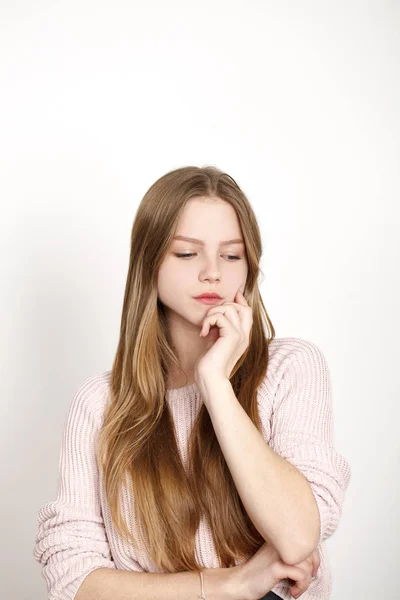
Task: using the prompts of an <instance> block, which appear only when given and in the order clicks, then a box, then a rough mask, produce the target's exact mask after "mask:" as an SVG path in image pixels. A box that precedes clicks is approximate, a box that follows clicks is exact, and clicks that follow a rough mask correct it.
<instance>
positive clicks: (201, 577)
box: [199, 571, 207, 600]
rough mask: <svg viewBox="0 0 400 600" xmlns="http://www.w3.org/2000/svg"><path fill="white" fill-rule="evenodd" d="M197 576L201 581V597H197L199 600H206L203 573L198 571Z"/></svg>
mask: <svg viewBox="0 0 400 600" xmlns="http://www.w3.org/2000/svg"><path fill="white" fill-rule="evenodd" d="M199 575H200V579H201V596H199V598H203V600H207V598H206V597H205V595H204V585H203V573H202V572H201V571H199Z"/></svg>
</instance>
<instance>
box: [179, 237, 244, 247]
mask: <svg viewBox="0 0 400 600" xmlns="http://www.w3.org/2000/svg"><path fill="white" fill-rule="evenodd" d="M172 239H173V240H183V241H184V242H193V244H200V245H201V246H204V242H203V240H198V239H197V238H191V237H186V236H184V235H175V236H174V237H173V238H172ZM230 244H244V241H243V240H241V239H240V238H236V239H234V240H227V241H226V242H220V243H219V245H220V246H229V245H230Z"/></svg>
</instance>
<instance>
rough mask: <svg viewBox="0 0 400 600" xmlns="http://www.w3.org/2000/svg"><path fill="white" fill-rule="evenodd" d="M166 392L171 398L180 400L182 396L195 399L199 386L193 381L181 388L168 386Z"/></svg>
mask: <svg viewBox="0 0 400 600" xmlns="http://www.w3.org/2000/svg"><path fill="white" fill-rule="evenodd" d="M166 392H167V396H168V398H169V399H170V400H179V399H181V398H190V399H193V398H194V397H195V396H196V393H197V392H198V388H197V384H196V382H193V383H190V384H188V385H184V386H182V387H179V388H167V390H166Z"/></svg>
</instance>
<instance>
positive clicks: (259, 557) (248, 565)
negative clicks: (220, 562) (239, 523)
mask: <svg viewBox="0 0 400 600" xmlns="http://www.w3.org/2000/svg"><path fill="white" fill-rule="evenodd" d="M319 565H320V557H319V552H318V549H317V548H316V549H315V550H314V552H313V553H312V554H311V555H310V556H309V557H308V558H307V559H306V560H303V561H302V562H300V563H298V564H297V565H293V566H292V565H287V564H286V563H284V562H283V561H282V560H281V559H280V557H279V555H278V553H277V552H276V550H275V548H274V547H273V546H272V545H271V544H269V543H265V544H263V545H262V546H261V548H260V549H259V550H258V551H257V552H256V553H255V554H254V555H253V556H252V557H251V558H249V559H248V560H247V561H245V562H244V563H242V564H240V565H237V566H236V567H234V569H235V570H236V572H237V573H236V575H237V576H238V582H239V583H238V585H239V589H240V592H241V596H240V597H241V598H246V599H247V600H258V599H259V598H262V597H263V596H265V595H266V594H267V592H269V591H270V590H272V588H273V587H275V586H276V584H277V583H278V582H279V581H280V580H281V579H288V580H289V582H291V583H293V585H292V586H291V588H290V593H291V594H292V596H293V597H294V598H298V597H299V596H300V595H301V594H302V593H303V592H305V591H306V590H307V589H308V587H309V585H310V583H311V580H312V577H315V575H316V573H317V571H318V568H319Z"/></svg>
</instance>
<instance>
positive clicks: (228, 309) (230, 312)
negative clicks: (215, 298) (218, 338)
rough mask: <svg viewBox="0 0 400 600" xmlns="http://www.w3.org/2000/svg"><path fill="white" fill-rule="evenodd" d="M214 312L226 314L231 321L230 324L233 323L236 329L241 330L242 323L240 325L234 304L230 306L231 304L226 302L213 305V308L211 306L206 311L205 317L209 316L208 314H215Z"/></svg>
mask: <svg viewBox="0 0 400 600" xmlns="http://www.w3.org/2000/svg"><path fill="white" fill-rule="evenodd" d="M216 313H221V314H223V315H226V317H227V318H228V319H229V320H230V321H231V322H232V324H233V325H234V327H235V328H236V329H238V330H239V331H241V329H242V325H241V322H240V318H239V315H238V312H237V310H236V308H235V307H234V306H232V305H226V304H223V305H221V306H214V307H213V308H211V309H210V310H209V311H208V313H207V315H206V317H205V319H207V317H209V316H211V315H213V314H216ZM205 319H204V320H205Z"/></svg>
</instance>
